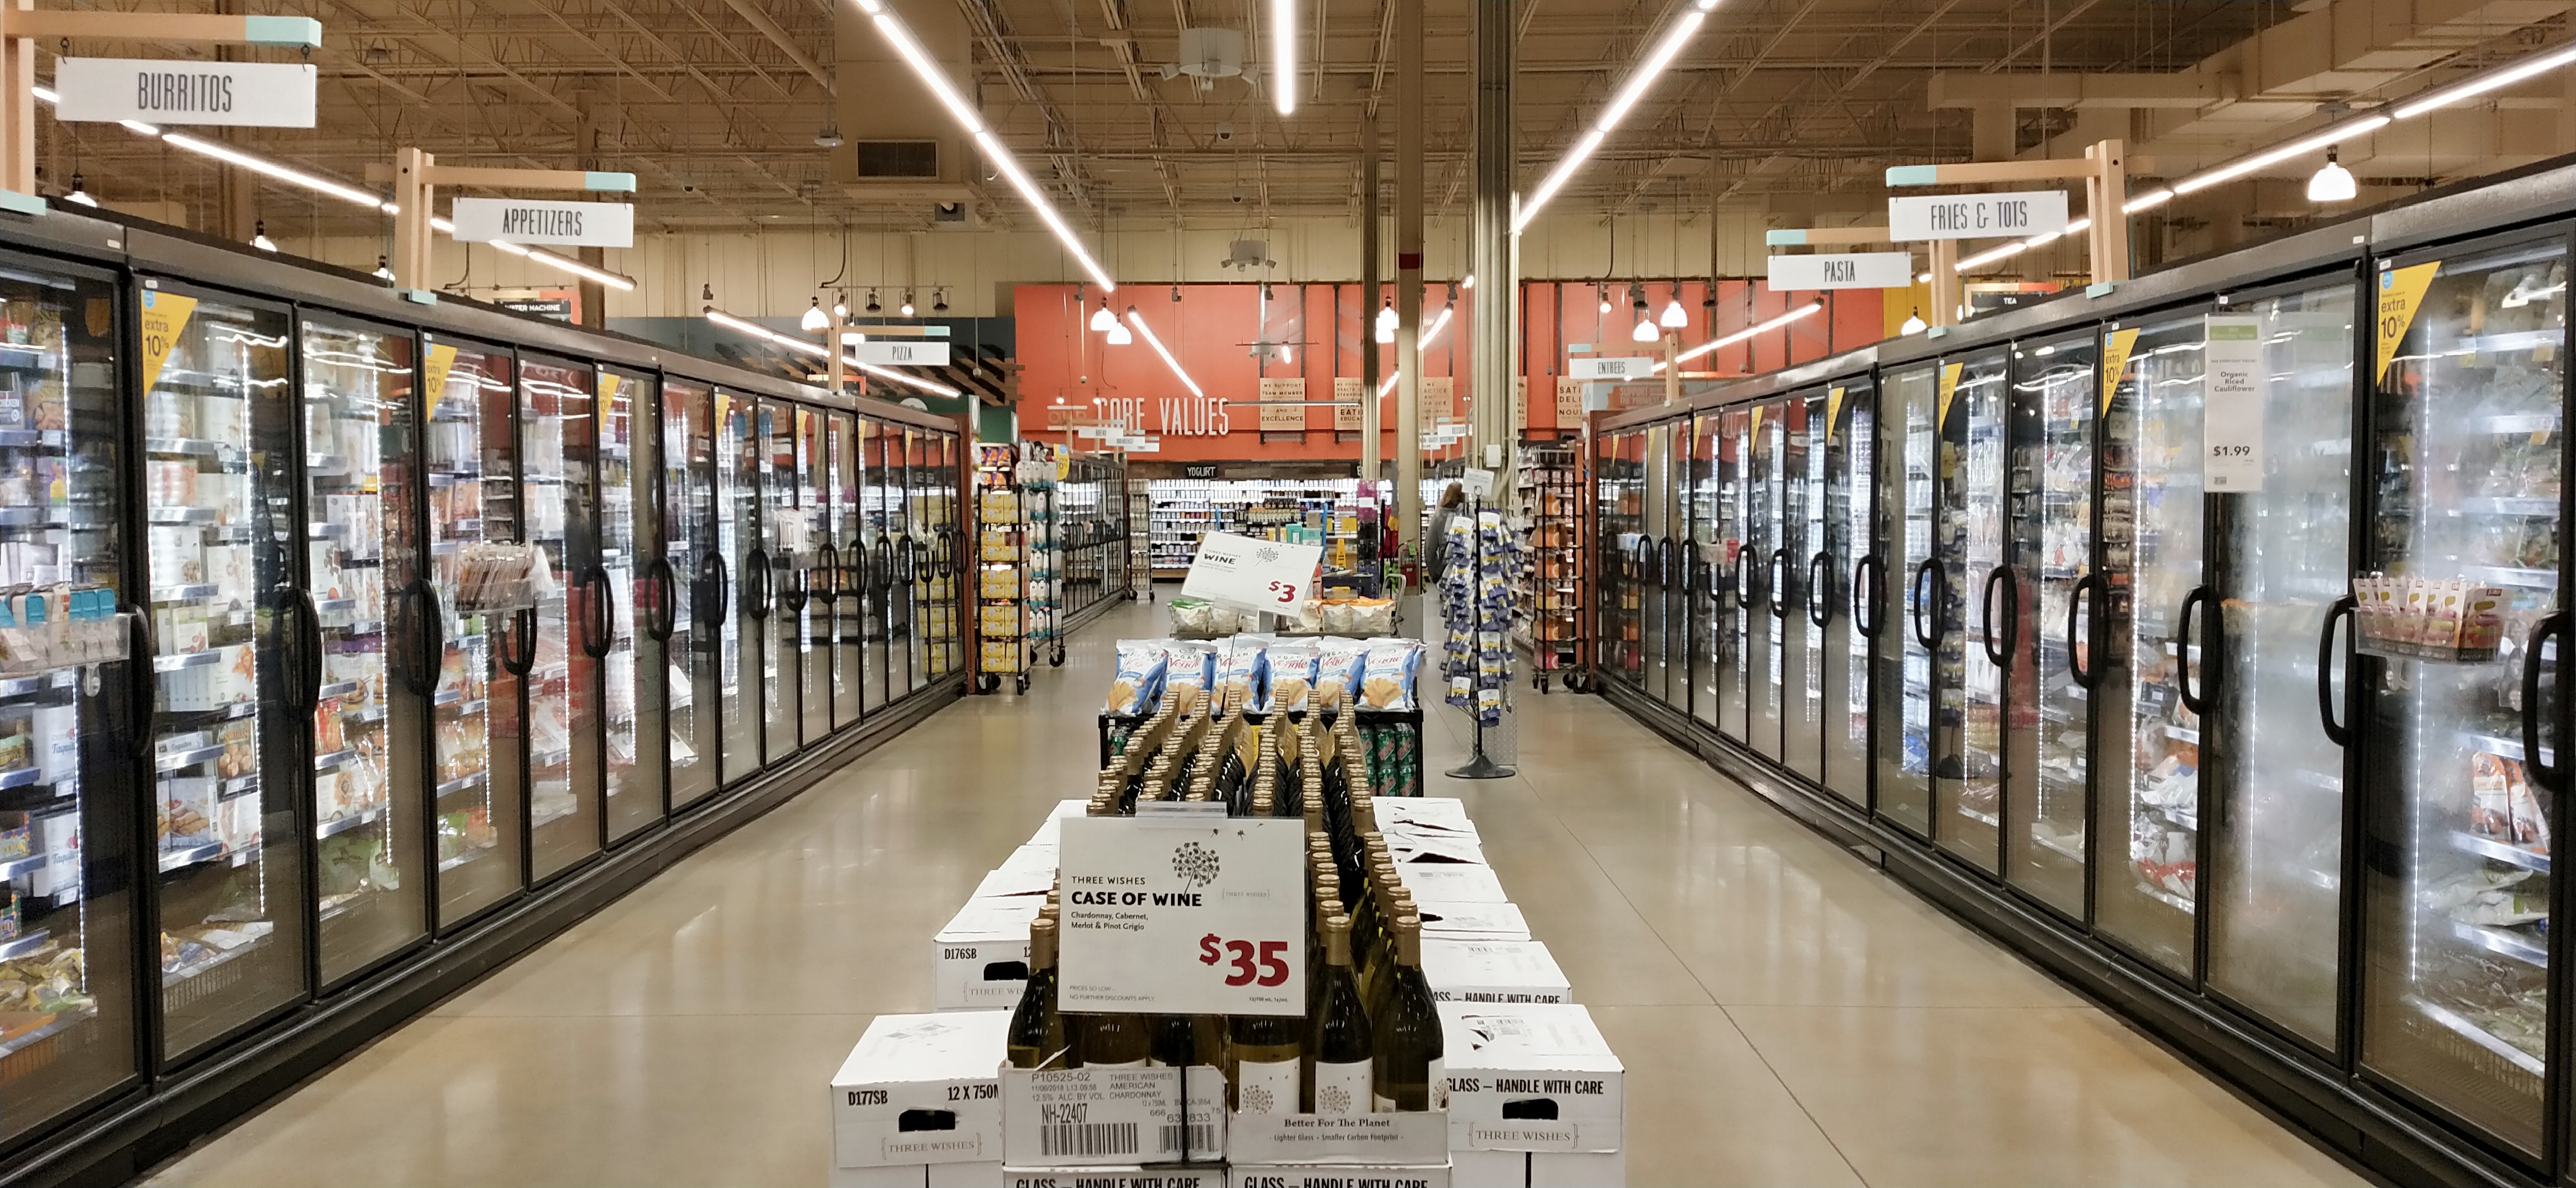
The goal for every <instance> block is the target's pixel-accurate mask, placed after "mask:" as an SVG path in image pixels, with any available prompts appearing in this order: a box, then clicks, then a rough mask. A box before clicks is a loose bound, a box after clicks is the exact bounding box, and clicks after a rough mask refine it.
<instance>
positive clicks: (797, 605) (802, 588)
mask: <svg viewBox="0 0 2576 1188" xmlns="http://www.w3.org/2000/svg"><path fill="white" fill-rule="evenodd" d="M769 568H770V574H771V579H770V580H771V584H772V585H783V586H784V587H785V590H784V592H783V593H781V594H779V596H778V604H779V605H780V606H781V607H784V608H786V611H787V613H788V614H791V615H801V614H804V613H805V604H806V602H808V601H810V599H809V598H808V597H807V595H808V593H809V592H808V591H807V590H806V585H807V583H809V582H811V581H812V580H813V571H811V570H809V569H804V568H800V567H799V566H798V565H797V564H796V558H795V557H794V555H792V554H790V553H787V552H783V551H782V552H780V553H779V554H778V555H777V556H774V557H771V558H770V559H769ZM781 569H784V570H786V571H787V576H788V577H789V578H791V579H793V580H792V581H789V582H785V583H781V582H779V581H778V580H777V576H776V575H777V573H778V571H779V570H781Z"/></svg>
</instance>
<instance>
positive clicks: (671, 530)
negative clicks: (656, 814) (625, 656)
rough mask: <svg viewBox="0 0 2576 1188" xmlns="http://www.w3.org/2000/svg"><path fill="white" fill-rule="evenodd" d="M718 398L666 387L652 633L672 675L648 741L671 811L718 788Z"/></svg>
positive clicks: (721, 657) (721, 615)
mask: <svg viewBox="0 0 2576 1188" xmlns="http://www.w3.org/2000/svg"><path fill="white" fill-rule="evenodd" d="M714 398H715V393H714V392H713V391H712V390H710V389H709V388H707V387H706V386H705V385H704V384H696V383H691V382H689V381H687V380H682V379H679V378H676V377H672V378H666V379H664V380H663V381H662V449H661V456H660V458H659V459H658V461H659V463H660V466H661V472H662V489H661V499H662V533H661V540H660V544H661V547H662V553H661V562H660V563H659V564H658V565H656V566H655V567H654V570H653V573H654V578H653V580H654V586H655V588H656V589H658V590H660V591H663V592H665V596H666V597H667V598H668V599H669V600H670V603H669V605H667V606H664V607H662V608H661V609H660V622H659V623H658V624H656V626H655V628H654V633H655V634H657V635H660V636H663V637H664V638H663V640H662V651H663V653H664V655H665V657H666V661H665V662H666V663H667V665H668V667H669V670H670V671H669V674H668V676H667V677H666V678H665V683H664V685H663V688H662V699H661V704H662V707H663V714H664V717H665V720H666V722H667V728H666V729H665V730H663V731H660V732H658V733H654V734H651V735H649V737H654V738H659V739H662V740H664V745H665V746H666V747H668V748H669V749H668V750H667V751H666V752H665V756H666V759H667V763H668V766H669V768H670V772H671V776H670V779H671V808H672V809H673V810H674V811H676V810H678V809H681V808H685V807H687V806H689V805H692V804H696V803H697V802H699V801H701V800H704V799H706V798H707V796H709V795H710V794H712V793H713V792H714V791H715V790H716V787H717V785H718V784H719V783H720V781H719V779H718V778H717V775H716V753H717V752H716V725H717V724H716V707H717V705H719V704H720V703H721V702H722V701H723V700H724V694H723V688H722V685H721V684H720V681H721V679H722V677H723V676H724V675H725V674H726V673H727V672H728V671H729V669H728V668H727V667H726V665H725V655H726V653H725V651H724V648H723V646H722V641H723V639H724V636H725V629H726V627H727V626H728V625H730V624H731V623H732V621H733V619H732V616H731V615H729V614H727V613H726V611H725V602H726V598H727V590H726V588H725V587H726V583H725V571H724V557H725V553H724V551H723V550H722V549H721V548H719V547H717V544H716V537H717V525H718V524H719V523H721V522H722V519H721V515H722V513H721V511H720V509H719V506H718V504H717V502H716V482H715V478H716V445H715V404H714ZM639 663H640V661H639ZM647 687H648V688H649V687H650V686H649V685H648V686H647Z"/></svg>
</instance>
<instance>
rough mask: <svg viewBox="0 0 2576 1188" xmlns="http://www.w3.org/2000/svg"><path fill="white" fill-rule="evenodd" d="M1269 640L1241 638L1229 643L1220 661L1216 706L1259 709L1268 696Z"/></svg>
mask: <svg viewBox="0 0 2576 1188" xmlns="http://www.w3.org/2000/svg"><path fill="white" fill-rule="evenodd" d="M1269 646H1270V637H1269V636H1266V635H1238V636H1235V637H1234V638H1233V639H1231V640H1228V641H1226V647H1225V652H1224V653H1223V655H1221V656H1220V657H1219V658H1218V660H1217V672H1216V690H1217V696H1216V704H1218V705H1220V706H1243V707H1254V708H1257V707H1259V706H1260V705H1261V704H1262V701H1263V699H1264V698H1265V697H1266V696H1267V694H1266V692H1265V690H1264V688H1263V686H1264V685H1265V684H1266V683H1267V682H1266V680H1265V678H1266V677H1267V675H1268V672H1269V668H1268V658H1267V652H1268V649H1269Z"/></svg>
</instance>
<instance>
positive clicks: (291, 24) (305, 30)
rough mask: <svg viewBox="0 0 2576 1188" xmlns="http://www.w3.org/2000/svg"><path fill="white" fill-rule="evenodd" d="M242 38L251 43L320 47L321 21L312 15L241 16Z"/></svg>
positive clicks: (307, 47) (308, 47) (309, 47)
mask: <svg viewBox="0 0 2576 1188" xmlns="http://www.w3.org/2000/svg"><path fill="white" fill-rule="evenodd" d="M242 40H244V41H247V42H249V43H251V44H252V45H294V46H302V47H304V48H305V49H320V48H322V22H320V21H317V20H314V19H313V18H312V17H286V16H246V17H243V18H242Z"/></svg>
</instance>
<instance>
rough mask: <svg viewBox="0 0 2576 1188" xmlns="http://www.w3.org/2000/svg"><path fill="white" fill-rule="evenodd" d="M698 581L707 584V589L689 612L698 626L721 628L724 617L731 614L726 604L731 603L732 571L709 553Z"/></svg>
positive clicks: (718, 558) (718, 557) (717, 557)
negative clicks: (704, 594)
mask: <svg viewBox="0 0 2576 1188" xmlns="http://www.w3.org/2000/svg"><path fill="white" fill-rule="evenodd" d="M698 580H699V581H702V582H706V583H709V587H708V589H707V590H706V592H705V593H706V596H705V597H703V598H700V599H698V600H697V605H696V606H693V607H691V608H690V610H691V611H692V612H693V613H694V615H695V617H696V619H697V621H698V626H700V627H716V626H721V625H722V624H723V623H724V621H725V616H726V615H727V614H730V613H732V612H731V611H729V610H728V609H727V607H726V604H727V603H730V602H732V601H733V571H732V570H731V569H730V568H728V567H727V566H726V565H725V559H724V558H723V557H720V556H718V555H716V554H715V553H713V552H710V553H708V554H707V564H706V568H704V569H703V570H700V571H699V574H698Z"/></svg>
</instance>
